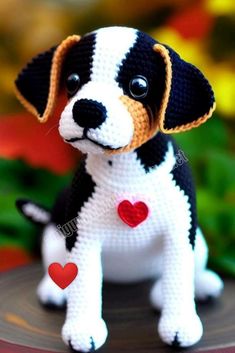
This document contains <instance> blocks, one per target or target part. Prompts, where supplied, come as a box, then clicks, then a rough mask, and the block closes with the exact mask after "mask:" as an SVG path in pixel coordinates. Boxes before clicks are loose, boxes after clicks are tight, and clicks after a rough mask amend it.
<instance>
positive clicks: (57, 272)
mask: <svg viewBox="0 0 235 353" xmlns="http://www.w3.org/2000/svg"><path fill="white" fill-rule="evenodd" d="M48 273H49V275H50V277H51V279H52V281H54V282H55V284H57V286H59V287H60V288H61V289H65V288H67V287H68V286H69V285H70V283H72V282H73V280H74V279H75V278H76V277H77V274H78V268H77V265H76V264H74V263H73V262H68V263H67V264H66V265H65V266H64V267H63V266H61V264H59V263H58V262H53V263H52V264H50V266H49V267H48Z"/></svg>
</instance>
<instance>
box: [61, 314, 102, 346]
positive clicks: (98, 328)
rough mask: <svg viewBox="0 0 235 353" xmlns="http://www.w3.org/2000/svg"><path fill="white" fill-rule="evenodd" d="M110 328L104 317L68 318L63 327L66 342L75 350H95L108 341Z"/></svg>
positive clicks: (63, 336)
mask: <svg viewBox="0 0 235 353" xmlns="http://www.w3.org/2000/svg"><path fill="white" fill-rule="evenodd" d="M107 335H108V330H107V327H106V324H105V322H104V320H103V319H99V320H96V321H93V320H92V319H91V320H89V321H88V320H84V321H82V320H80V321H77V320H67V321H66V322H65V324H64V326H63V328H62V338H63V341H64V342H65V344H67V345H69V346H70V348H71V349H72V350H73V351H75V352H93V351H95V350H96V349H98V348H100V347H101V346H102V345H103V344H104V343H105V341H106V338H107Z"/></svg>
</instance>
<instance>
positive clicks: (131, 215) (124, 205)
mask: <svg viewBox="0 0 235 353" xmlns="http://www.w3.org/2000/svg"><path fill="white" fill-rule="evenodd" d="M117 211H118V215H119V217H120V218H121V220H122V221H123V222H124V223H126V224H127V225H128V226H129V227H132V228H134V227H137V226H138V225H139V224H140V223H142V222H143V221H145V219H146V218H147V217H148V214H149V209H148V206H147V205H146V204H145V203H144V202H142V201H138V202H135V203H134V204H132V203H131V202H130V201H128V200H123V201H122V202H120V204H119V205H118V208H117Z"/></svg>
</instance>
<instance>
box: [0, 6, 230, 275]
mask: <svg viewBox="0 0 235 353" xmlns="http://www.w3.org/2000/svg"><path fill="white" fill-rule="evenodd" d="M0 19H1V21H0V57H1V65H0V178H1V179H0V269H6V268H9V267H12V266H14V265H17V264H21V263H26V262H28V261H31V260H32V259H33V258H34V257H35V256H36V253H37V251H36V249H37V248H38V243H39V241H38V240H39V236H38V231H37V230H36V228H35V227H34V226H33V225H31V224H30V223H29V222H27V221H26V220H24V219H23V218H22V217H21V216H20V215H19V214H18V212H17V211H16V209H15V206H14V203H15V199H16V198H18V197H22V196H24V197H29V198H33V199H34V200H37V201H38V202H41V203H43V204H45V205H47V206H50V205H51V204H52V203H53V200H54V198H55V195H56V193H57V192H58V190H60V188H61V187H62V186H63V185H65V184H66V183H68V181H69V180H70V178H71V175H72V171H73V169H74V167H75V165H76V160H77V159H78V158H77V155H75V154H74V151H71V150H70V149H69V148H68V147H67V146H66V147H65V146H64V144H62V143H61V141H60V139H59V137H58V133H57V128H56V127H57V125H58V115H57V116H55V118H54V120H53V121H51V122H50V123H49V122H48V123H47V124H45V125H44V126H42V125H40V124H38V123H37V122H36V121H35V120H36V119H35V118H34V117H31V116H30V115H29V114H26V113H25V112H24V110H23V108H22V107H21V106H20V105H19V103H18V102H17V100H16V98H15V97H14V93H13V81H14V79H15V77H16V75H17V73H18V71H19V70H20V69H21V67H22V66H24V65H25V63H26V62H27V61H28V60H29V59H30V58H31V57H32V56H34V55H35V54H37V53H38V52H40V51H42V50H45V49H47V48H48V47H50V46H52V45H54V44H57V43H59V42H60V41H61V40H62V39H64V38H65V37H66V36H67V35H69V34H72V33H76V34H84V33H86V32H87V31H91V30H94V29H96V28H98V27H101V26H107V25H126V26H131V27H136V28H139V29H141V30H144V31H146V32H148V33H149V34H151V35H152V36H153V37H155V38H156V39H158V40H159V41H161V42H163V43H166V44H168V45H170V46H171V47H173V48H174V49H175V50H176V51H177V52H179V54H180V55H181V56H182V57H183V58H184V59H185V60H188V61H190V62H192V63H193V64H195V65H196V66H198V67H199V68H200V69H201V70H202V71H203V72H204V74H205V75H206V76H207V77H208V79H209V81H210V82H211V83H212V86H213V88H214V90H215V94H216V101H217V110H216V113H215V114H214V115H213V118H212V119H210V120H209V121H208V122H207V123H206V124H205V125H203V126H201V127H199V128H198V129H195V130H193V131H190V132H185V133H182V134H180V135H177V136H175V138H176V139H177V141H178V143H179V145H180V146H181V147H182V149H183V150H184V151H185V153H186V155H187V157H188V159H189V161H190V163H191V165H192V168H193V171H194V175H195V180H196V184H197V199H198V212H199V220H200V224H201V227H202V229H203V231H204V233H205V236H206V238H207V241H208V243H209V246H210V264H211V266H212V267H214V268H215V269H217V270H219V271H220V272H222V273H224V274H227V275H232V276H235V177H234V174H235V158H234V151H235V139H234V131H235V104H234V102H235V60H234V59H235V2H234V0H204V1H203V0H202V1H199V0H196V1H192V0H147V1H146V0H135V1H134V0H133V1H131V0H87V1H86V0H54V1H53V0H50V1H49V0H40V1H36V0H34V1H33V0H8V1H1V2H0Z"/></svg>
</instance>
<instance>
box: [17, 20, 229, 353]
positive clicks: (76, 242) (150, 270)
mask: <svg viewBox="0 0 235 353" xmlns="http://www.w3.org/2000/svg"><path fill="white" fill-rule="evenodd" d="M67 40H68V39H66V40H65V41H64V42H62V43H65V44H66V43H67ZM68 43H69V44H68V45H67V44H66V45H65V44H64V45H62V44H61V45H59V46H58V47H57V49H56V51H55V53H54V55H51V56H50V60H51V57H53V58H52V60H51V61H52V66H51V69H50V65H49V62H50V60H47V61H46V62H47V64H46V66H44V67H43V65H44V64H43V62H41V61H37V60H35V61H34V62H33V64H31V65H32V66H30V65H29V67H28V68H26V69H25V70H24V71H23V75H22V74H21V75H20V76H19V80H18V81H17V82H20V83H21V87H19V90H20V91H21V93H20V94H22V95H24V94H25V92H23V91H24V89H22V88H23V87H24V83H25V82H31V81H30V80H31V79H33V76H34V74H35V72H37V70H38V68H37V66H38V65H39V64H40V65H42V67H41V68H40V70H45V72H46V74H45V75H46V77H47V78H48V77H50V83H48V82H49V81H48V79H47V81H46V80H45V85H46V86H48V85H49V86H50V87H47V91H46V92H47V94H46V95H45V94H44V96H42V98H43V100H44V106H43V107H46V109H45V111H44V112H43V117H42V118H41V120H42V121H45V120H46V119H47V118H48V117H49V115H50V114H51V113H52V111H53V106H54V105H55V104H56V95H57V92H58V90H59V87H60V84H61V80H62V81H63V82H64V81H66V79H68V77H70V78H71V75H76V80H77V82H79V84H80V86H79V88H78V87H76V86H75V88H76V89H75V90H74V94H73V93H71V90H70V89H68V92H67V93H68V96H69V100H68V102H67V105H66V106H65V108H64V110H63V112H62V114H61V117H60V122H59V132H60V135H61V137H62V138H63V139H64V140H65V141H66V142H69V143H70V144H71V145H72V146H73V147H75V148H77V149H79V150H81V151H82V152H84V153H85V154H86V157H85V158H84V160H83V161H82V163H81V165H80V166H79V168H78V170H77V172H76V173H75V177H74V180H73V182H72V184H71V185H70V186H69V188H68V189H67V191H66V190H65V191H64V193H63V192H62V194H61V196H59V198H58V200H57V201H56V203H55V205H54V207H53V209H52V212H51V221H49V223H48V224H47V225H46V227H45V229H44V232H43V244H42V253H43V262H44V266H45V268H46V266H47V265H48V264H50V263H51V262H59V261H58V260H59V259H60V260H61V262H62V263H64V262H66V255H65V253H66V249H67V261H69V262H72V263H74V264H75V265H76V266H77V267H78V268H79V276H78V277H77V278H76V279H75V280H74V281H73V282H72V283H71V285H70V286H69V287H68V290H67V291H66V292H65V293H61V291H60V290H59V288H55V285H54V284H53V282H52V280H51V279H50V278H48V275H47V274H45V276H44V278H43V279H42V281H41V282H40V284H39V286H38V291H37V292H38V296H39V299H40V301H41V302H43V303H44V304H48V303H49V304H51V303H54V304H55V305H57V306H60V307H61V306H62V305H63V303H64V300H65V299H67V312H66V320H65V323H64V326H63V329H62V337H63V340H64V342H65V343H66V344H67V345H69V346H70V347H71V348H73V349H74V350H77V351H82V352H88V351H90V350H91V349H92V350H93V349H99V347H101V346H102V345H103V344H104V342H105V341H106V338H107V334H108V331H107V327H106V324H105V322H104V320H103V318H102V281H103V278H105V279H107V280H111V281H114V282H122V283H123V282H124V283H130V282H135V281H140V280H146V279H149V278H152V279H156V278H158V280H157V281H156V283H155V284H154V286H153V289H152V291H151V294H150V300H151V303H152V305H153V306H154V307H158V308H160V309H161V318H160V321H159V326H158V332H159V335H160V337H161V338H162V340H163V341H164V342H166V343H167V344H170V345H177V346H181V347H187V346H191V345H193V344H195V343H196V342H198V341H199V339H200V338H201V336H202V332H203V328H202V324H201V321H200V319H199V317H198V316H197V313H196V308H195V302H194V297H195V295H196V296H198V297H200V298H206V297H208V296H212V297H218V296H219V294H220V292H221V290H222V287H223V284H222V281H221V280H220V278H219V277H218V276H217V275H216V274H215V273H213V272H211V271H209V270H207V268H206V265H207V257H208V254H207V247H206V243H205V241H204V238H203V235H202V233H201V231H200V228H199V227H198V224H197V219H196V198H195V193H194V185H193V181H192V177H191V174H190V171H189V167H188V164H187V159H183V160H182V161H181V162H182V163H179V158H178V157H179V156H178V154H179V150H178V148H177V147H176V145H175V144H174V142H173V140H172V139H171V137H169V136H166V135H164V134H163V133H161V132H159V130H160V131H162V132H164V133H169V132H179V131H184V130H187V129H190V128H192V127H196V126H198V125H199V124H201V123H202V122H204V121H206V120H207V119H208V118H209V117H210V116H211V114H212V111H213V109H214V96H213V92H212V90H211V88H210V85H209V83H208V82H207V80H206V79H205V78H204V76H203V75H202V74H201V73H200V71H199V70H197V69H196V68H195V67H193V66H192V65H190V64H188V63H186V62H184V61H183V60H182V59H181V58H180V57H179V56H178V55H177V54H176V53H175V52H173V50H172V49H170V48H168V47H167V46H165V45H161V44H159V43H157V42H156V41H155V40H153V39H152V38H150V37H149V36H148V35H146V34H144V33H142V32H140V31H138V30H135V29H131V28H125V27H108V28H102V29H99V30H97V31H95V32H92V33H89V34H87V35H86V36H84V37H83V38H81V39H80V37H74V39H73V40H71V41H70V40H69V41H68ZM32 67H33V68H34V69H35V71H34V70H33V71H30V68H32ZM50 70H51V72H49V71H50ZM29 74H31V75H32V77H31V79H30V80H29V81H27V80H28V78H27V77H28V76H27V75H29ZM52 74H53V75H52ZM52 76H53V79H52ZM42 77H43V76H42ZM138 77H141V78H142V80H143V81H142V83H143V82H144V87H142V88H144V94H140V95H139V96H138V92H142V91H141V90H139V88H141V87H138V79H137V78H138ZM133 80H134V82H135V85H137V88H136V90H135V92H134V93H135V94H133V91H132V89H131V83H133ZM27 85H28V83H27ZM18 86H19V85H18ZM39 89H40V87H39ZM136 93H137V94H136ZM37 94H39V92H34V95H33V96H35V97H37ZM47 95H48V97H46V96H47ZM25 96H26V97H25V100H26V101H27V98H29V97H27V92H26V94H25ZM29 99H31V98H29ZM25 100H23V103H25ZM31 100H32V99H31ZM46 101H47V103H46ZM27 102H28V101H27ZM35 102H36V101H34V102H32V101H31V102H30V101H29V102H28V103H26V106H27V107H28V108H30V109H31V108H32V106H33V104H34V105H35ZM36 104H37V102H36ZM40 104H41V105H42V101H41V103H40ZM123 152H125V153H123ZM31 209H32V207H31ZM60 209H63V212H62V213H63V215H61V213H60ZM26 213H27V212H26ZM26 216H27V214H26ZM57 222H60V223H59V224H58V223H57ZM62 222H65V223H64V224H61V223H62ZM64 231H65V232H64ZM55 244H56V245H55ZM208 283H209V284H210V285H208Z"/></svg>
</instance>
